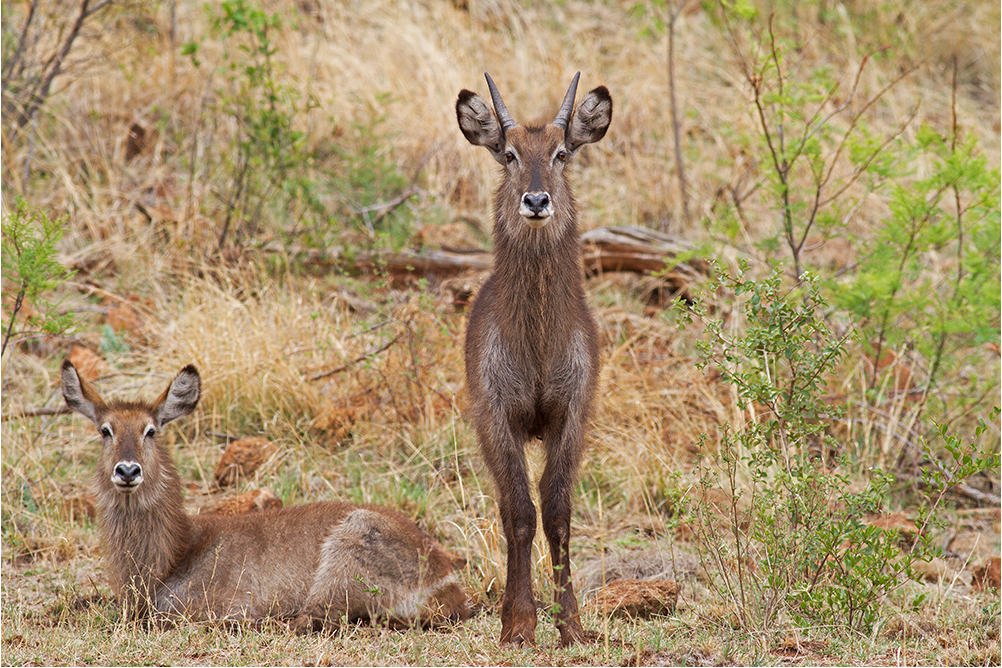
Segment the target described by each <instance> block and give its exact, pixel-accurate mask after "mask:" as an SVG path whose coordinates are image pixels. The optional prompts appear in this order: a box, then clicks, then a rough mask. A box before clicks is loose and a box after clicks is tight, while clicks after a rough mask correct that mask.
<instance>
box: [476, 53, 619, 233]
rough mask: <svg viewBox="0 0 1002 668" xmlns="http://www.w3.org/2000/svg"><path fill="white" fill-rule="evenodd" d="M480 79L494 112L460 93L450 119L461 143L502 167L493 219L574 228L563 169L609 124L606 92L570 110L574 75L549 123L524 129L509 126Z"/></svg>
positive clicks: (503, 110) (508, 117)
mask: <svg viewBox="0 0 1002 668" xmlns="http://www.w3.org/2000/svg"><path fill="white" fill-rule="evenodd" d="M485 76H486V77H487V86H488V88H489V89H490V92H491V100H492V101H493V103H494V113H491V108H490V107H488V106H487V103H486V102H484V100H483V99H482V98H481V97H480V96H479V95H477V94H476V93H474V92H472V91H468V90H463V91H461V92H460V93H459V99H458V100H457V101H456V117H457V118H458V120H459V129H460V130H462V132H463V135H464V136H465V137H466V139H467V140H468V141H469V142H470V143H471V144H473V145H474V146H483V147H484V148H486V149H487V150H488V151H490V153H491V155H492V156H494V159H495V160H497V161H498V162H499V163H500V164H501V165H502V166H503V167H504V180H503V181H502V183H501V185H500V187H499V188H498V192H497V200H496V206H497V208H498V212H497V213H498V217H499V220H501V221H504V222H505V223H506V224H508V225H517V222H516V221H520V220H521V221H524V222H525V223H526V224H527V225H528V226H529V227H531V228H534V229H538V228H541V227H544V226H545V225H547V224H548V223H550V222H551V221H553V220H560V221H565V220H566V221H573V222H574V223H576V217H575V214H574V204H573V198H572V195H571V189H570V184H569V182H568V180H567V175H566V173H565V171H564V169H565V167H566V165H567V163H568V162H569V161H570V160H571V158H573V157H574V155H575V154H576V153H577V151H578V149H580V148H581V147H582V146H584V145H585V144H590V143H592V142H597V141H598V140H599V139H601V138H602V137H604V136H605V132H606V130H608V129H609V123H610V122H611V121H612V97H611V96H610V95H609V91H608V90H607V89H606V87H605V86H599V87H598V88H596V89H594V90H592V91H591V92H590V93H588V95H586V96H585V98H584V99H583V100H582V101H581V104H579V105H578V106H577V109H575V108H574V97H575V94H576V93H577V87H578V79H579V78H580V77H581V73H580V72H578V73H577V74H575V75H574V80H573V81H571V85H570V87H569V88H568V89H567V94H566V95H565V96H564V101H563V104H561V105H560V111H558V112H557V117H556V118H555V119H553V122H552V123H550V124H549V125H544V126H526V125H520V124H519V123H516V122H515V120H514V119H513V118H512V117H511V114H510V113H509V112H508V108H507V107H506V106H505V103H504V100H503V99H501V93H500V92H498V89H497V86H496V85H494V80H493V79H491V76H490V75H489V74H485ZM513 231H514V230H513Z"/></svg>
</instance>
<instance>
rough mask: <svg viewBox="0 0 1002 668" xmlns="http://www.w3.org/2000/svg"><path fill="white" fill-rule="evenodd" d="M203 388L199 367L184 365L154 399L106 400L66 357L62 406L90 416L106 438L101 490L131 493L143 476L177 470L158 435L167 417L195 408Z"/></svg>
mask: <svg viewBox="0 0 1002 668" xmlns="http://www.w3.org/2000/svg"><path fill="white" fill-rule="evenodd" d="M201 387H202V384H201V379H200V378H199V375H198V370H196V369H195V367H193V366H191V365H188V366H186V367H185V368H183V369H181V371H180V372H179V373H178V374H177V376H176V377H175V378H174V380H173V381H171V384H170V385H169V386H168V387H167V389H166V390H164V392H163V394H161V395H160V397H159V398H158V399H157V400H156V401H154V402H153V403H146V402H141V401H111V402H107V403H106V402H105V401H104V399H102V398H101V395H99V394H98V393H97V390H95V389H94V388H93V387H92V386H91V385H90V384H89V383H88V382H87V381H86V380H84V379H83V378H82V377H81V376H80V374H79V373H77V370H76V368H75V367H74V366H73V364H72V363H71V362H70V361H69V360H66V361H65V362H63V369H62V388H63V398H64V399H65V400H66V405H67V406H69V407H70V408H71V409H72V410H74V411H76V412H77V413H80V414H81V415H84V416H86V417H88V418H90V420H91V422H93V423H94V426H96V427H97V430H98V431H99V432H100V433H101V437H102V439H103V440H104V442H103V444H102V446H101V454H100V457H99V458H98V467H99V468H98V484H99V486H100V487H99V488H100V489H101V490H109V489H113V490H114V491H116V492H118V493H120V494H125V495H132V494H135V493H136V492H137V491H138V490H139V489H140V488H141V487H142V485H143V482H144V480H150V481H157V480H161V479H166V478H167V477H168V476H171V475H176V474H175V473H174V470H173V464H172V462H171V458H170V456H169V455H167V453H166V451H161V450H160V449H159V448H158V446H157V443H156V436H157V434H158V433H159V432H160V430H161V429H162V428H163V427H164V425H166V424H167V423H168V422H171V421H172V420H176V419H177V418H179V417H183V416H185V415H188V414H189V413H191V412H192V411H193V410H194V409H195V406H196V405H197V404H198V399H199V396H200V395H201ZM109 483H110V486H109Z"/></svg>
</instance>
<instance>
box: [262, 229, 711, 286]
mask: <svg viewBox="0 0 1002 668" xmlns="http://www.w3.org/2000/svg"><path fill="white" fill-rule="evenodd" d="M259 251H260V252H265V253H276V252H277V253H286V254H288V255H289V256H290V257H295V258H297V259H299V260H300V261H302V262H305V263H307V264H310V265H316V266H319V267H320V268H328V267H331V268H333V267H338V268H340V269H341V270H342V271H347V272H349V273H361V274H387V275H389V276H391V277H392V278H393V279H394V280H407V279H411V278H420V277H424V276H436V277H439V278H447V277H452V276H457V275H460V274H465V273H474V272H482V271H489V270H490V269H491V267H492V266H493V258H492V256H491V253H490V252H488V251H486V250H481V251H466V252H460V251H453V250H445V249H441V250H438V249H430V248H422V249H420V250H410V249H408V250H402V251H391V250H385V249H377V250H364V251H358V252H355V253H347V252H345V251H344V250H343V249H341V248H334V249H328V250H319V249H313V248H296V247H285V248H283V247H278V246H265V247H264V248H261V249H259ZM696 251H697V248H696V247H695V246H694V245H692V244H690V243H689V242H687V241H684V240H682V239H678V238H676V237H672V236H669V235H667V234H662V233H660V232H655V231H654V230H648V229H645V228H642V227H598V228H595V229H593V230H588V231H587V232H585V233H584V234H582V235H581V255H582V259H583V262H584V267H585V272H586V273H587V274H588V275H589V276H596V275H601V274H603V273H609V272H631V273H635V274H661V275H663V276H664V277H665V278H666V279H667V280H668V282H669V283H672V284H679V285H680V284H682V283H686V284H688V283H691V282H693V281H696V280H699V279H700V278H702V277H704V276H706V275H708V274H709V264H708V263H707V262H706V260H704V259H702V258H699V257H693V256H692V254H693V253H694V252H696ZM678 257H682V258H684V259H683V260H682V261H679V262H673V261H674V260H675V259H676V258H678ZM667 266H671V269H669V270H667V271H666V269H665V268H666V267H667Z"/></svg>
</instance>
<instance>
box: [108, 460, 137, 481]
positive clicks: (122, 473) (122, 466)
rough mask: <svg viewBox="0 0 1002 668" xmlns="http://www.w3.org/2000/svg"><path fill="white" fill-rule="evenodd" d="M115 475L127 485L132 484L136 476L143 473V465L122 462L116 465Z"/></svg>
mask: <svg viewBox="0 0 1002 668" xmlns="http://www.w3.org/2000/svg"><path fill="white" fill-rule="evenodd" d="M115 475H116V476H118V477H119V478H121V479H122V482H124V483H125V484H126V485H131V484H132V482H133V481H134V480H135V479H136V478H138V477H139V476H141V475H143V467H142V466H140V465H139V464H135V463H126V462H120V463H119V464H118V465H117V466H115Z"/></svg>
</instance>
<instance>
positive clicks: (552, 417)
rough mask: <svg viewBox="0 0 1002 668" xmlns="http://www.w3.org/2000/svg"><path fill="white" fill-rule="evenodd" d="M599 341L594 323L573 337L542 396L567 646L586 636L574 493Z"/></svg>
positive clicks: (549, 508)
mask: <svg viewBox="0 0 1002 668" xmlns="http://www.w3.org/2000/svg"><path fill="white" fill-rule="evenodd" d="M586 324H587V323H586ZM586 332H587V333H586ZM588 333H590V334H591V335H590V336H589V335H588ZM595 339H596V335H595V333H594V327H593V326H592V327H590V328H584V329H583V330H579V331H578V332H576V333H575V334H574V335H572V337H571V340H570V344H569V345H568V347H567V350H566V353H565V354H566V356H565V357H564V359H563V360H562V361H561V362H560V363H559V364H557V365H555V367H554V368H553V375H552V376H551V378H550V381H549V383H548V386H547V391H546V392H545V394H544V398H543V405H544V406H545V407H546V413H547V416H548V421H547V426H546V429H545V431H544V433H543V443H544V447H545V448H546V467H545V468H544V469H543V475H542V476H541V477H540V479H539V498H540V503H541V504H542V515H543V532H544V533H545V534H546V540H547V542H548V543H549V546H550V561H551V562H552V564H553V584H554V596H553V600H554V603H555V605H556V611H555V613H556V614H555V617H556V619H555V622H556V626H557V630H558V631H560V644H561V645H562V646H564V647H567V646H568V645H571V644H573V643H575V642H580V641H582V640H584V639H585V631H584V628H583V627H582V626H581V619H580V615H579V614H578V601H577V597H576V596H575V594H574V585H573V584H572V583H571V556H570V538H571V491H572V489H573V487H574V483H575V481H576V479H577V470H578V466H579V465H580V463H581V455H582V453H583V452H584V445H585V444H584V429H585V423H586V421H587V418H588V414H589V412H590V410H591V400H592V397H593V396H594V393H595V385H596V383H597V376H598V374H597V369H598V359H597V358H598V350H597V346H596V345H595V344H594V341H595Z"/></svg>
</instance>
